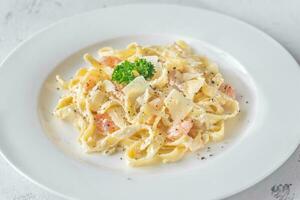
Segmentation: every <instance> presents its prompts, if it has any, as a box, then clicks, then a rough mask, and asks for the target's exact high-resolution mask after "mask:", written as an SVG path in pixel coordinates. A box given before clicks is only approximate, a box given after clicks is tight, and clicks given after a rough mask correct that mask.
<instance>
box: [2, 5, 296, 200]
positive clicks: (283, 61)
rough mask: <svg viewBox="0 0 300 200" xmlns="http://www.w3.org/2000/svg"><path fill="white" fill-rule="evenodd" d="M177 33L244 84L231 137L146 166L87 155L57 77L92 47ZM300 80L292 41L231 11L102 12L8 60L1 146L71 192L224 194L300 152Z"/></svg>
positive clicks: (18, 163)
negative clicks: (57, 110)
mask: <svg viewBox="0 0 300 200" xmlns="http://www.w3.org/2000/svg"><path fill="white" fill-rule="evenodd" d="M175 39H185V40H186V41H187V42H188V43H189V44H190V45H192V47H193V48H194V49H195V50H196V51H198V52H199V53H201V54H204V55H207V56H208V57H210V58H211V59H212V60H215V61H217V63H219V64H220V69H221V71H222V73H224V75H225V78H226V79H227V80H229V81H230V82H231V83H232V84H233V85H235V86H236V88H237V91H238V100H239V102H240V104H241V113H240V114H239V117H238V118H237V119H236V120H234V121H229V122H228V123H227V124H226V130H225V132H226V133H227V137H226V140H225V141H224V142H222V143H219V144H214V145H210V147H211V148H210V149H209V150H208V149H206V150H203V151H202V152H200V155H199V156H198V155H196V154H194V155H190V156H188V158H186V159H184V160H183V161H181V162H178V163H174V164H168V165H164V166H156V167H148V168H141V169H131V168H128V167H127V166H126V165H125V163H124V162H123V161H121V160H120V159H119V157H120V155H116V156H113V157H105V156H102V155H99V154H93V155H87V154H84V153H82V152H81V151H80V148H79V145H78V144H77V142H76V140H75V138H76V135H77V132H76V131H75V130H74V129H72V128H71V127H70V126H69V125H67V124H65V123H63V122H61V121H60V120H57V119H54V118H53V117H52V116H51V111H52V109H53V107H54V105H55V102H56V101H57V99H58V95H59V94H58V92H57V91H56V85H55V81H54V75H55V74H56V73H59V74H62V75H63V77H65V78H68V77H69V76H70V75H71V74H72V73H73V72H74V71H75V70H76V69H77V68H78V67H79V66H81V65H82V58H81V56H82V55H83V53H84V52H90V53H93V52H95V50H96V49H97V48H99V47H101V46H104V45H109V46H113V47H124V46H125V45H126V44H127V43H129V42H133V41H137V42H139V43H141V44H164V43H169V42H172V41H174V40H175ZM299 77H300V71H299V69H298V65H297V63H296V62H295V60H294V59H293V58H292V57H291V56H290V54H289V53H288V52H287V51H286V50H285V49H284V48H283V47H281V46H280V45H279V44H278V43H277V42H276V41H274V40H273V39H271V38H270V37H269V36H267V35H266V34H264V33H262V32H261V31H259V30H257V29H255V28H253V27H251V26H249V25H247V24H245V23H243V22H240V21H238V20H235V19H232V18H230V17H227V16H224V15H220V14H217V13H214V12H210V11H206V10H202V9H194V8H188V7H180V6H167V5H130V6H122V7H114V8H106V9H101V10H97V11H93V12H90V13H87V14H84V15H80V16H75V17H72V18H69V19H66V20H63V21H61V22H59V23H57V24H55V25H53V26H51V27H49V28H47V29H45V30H43V31H41V32H39V33H38V34H36V35H35V36H34V37H32V38H31V39H29V40H27V41H26V42H24V43H23V44H22V45H20V46H19V47H18V48H17V49H16V50H14V51H13V53H11V54H10V56H9V57H8V58H7V59H6V60H5V61H4V62H3V63H2V67H1V70H0V89H1V98H0V134H1V135H0V148H1V151H2V154H3V156H4V157H5V158H6V159H7V160H8V161H9V162H10V163H11V165H12V166H14V168H15V169H17V170H18V171H19V172H20V173H22V174H23V175H25V176H26V177H28V178H29V179H30V180H32V181H33V182H35V183H37V184H39V185H40V186H42V187H44V188H47V189H49V190H51V191H53V192H56V193H57V194H60V195H62V196H65V197H73V198H76V199H132V200H134V199H144V200H147V199H162V198H166V199H195V198H201V199H219V198H224V197H227V196H229V195H232V194H234V193H236V192H239V191H241V190H243V189H245V188H247V187H249V186H251V185H253V184H255V183H257V182H258V181H260V180H262V179H263V178H264V177H266V176H267V175H269V174H270V173H271V172H273V171H274V170H275V169H276V168H278V167H279V166H280V165H281V164H282V163H283V162H284V161H285V160H286V159H287V158H288V157H289V156H290V155H291V154H292V152H293V151H294V150H295V149H296V147H297V145H298V144H299V141H300V135H299V132H298V130H299V129H298V125H297V124H298V115H299V113H300V107H299V106H298V104H299V102H300V94H299V92H296V91H297V86H298V87H299V86H300V79H299ZM241 95H242V96H243V97H241ZM209 154H213V156H212V157H210V156H209ZM201 157H207V159H205V160H201V159H199V158H201Z"/></svg>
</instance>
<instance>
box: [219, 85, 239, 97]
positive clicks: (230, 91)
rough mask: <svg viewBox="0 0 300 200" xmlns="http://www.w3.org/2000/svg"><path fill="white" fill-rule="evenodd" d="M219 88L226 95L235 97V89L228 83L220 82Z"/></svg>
mask: <svg viewBox="0 0 300 200" xmlns="http://www.w3.org/2000/svg"><path fill="white" fill-rule="evenodd" d="M219 90H220V91H221V92H223V93H225V94H227V95H228V96H230V97H232V98H235V91H234V89H233V87H232V86H231V85H229V84H224V83H223V84H222V85H221V86H220V88H219Z"/></svg>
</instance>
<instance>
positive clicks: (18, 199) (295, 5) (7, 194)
mask: <svg viewBox="0 0 300 200" xmlns="http://www.w3.org/2000/svg"><path fill="white" fill-rule="evenodd" d="M150 2H153V3H154V2H155V3H176V4H184V5H190V6H195V7H202V8H206V9H211V10H215V11H219V12H221V13H225V14H228V15H231V16H234V17H236V18H239V19H241V20H244V21H246V22H248V23H250V24H253V25H254V26H256V27H258V28H260V29H262V30H263V31H265V32H266V33H268V34H270V35H271V36H272V37H273V38H275V39H276V40H278V41H279V42H280V43H281V44H282V45H283V46H284V47H285V48H287V50H289V52H290V53H291V54H292V55H293V56H294V57H295V58H296V60H297V61H298V63H300V37H299V36H300V1H298V0H287V1H285V0H276V1H275V0H274V1H271V0H227V1H221V0H186V1H184V0H174V1H171V0H153V1H147V0H142V1H138V0H89V1H84V0H61V1H60V0H0V62H1V61H2V60H3V59H4V57H5V56H6V55H7V54H8V53H9V52H10V51H11V50H12V49H13V48H14V47H15V46H16V45H17V44H18V43H20V42H21V41H23V40H25V39H26V38H27V37H28V36H30V35H31V34H32V33H34V32H36V31H37V30H39V29H41V28H43V27H45V26H47V25H49V24H51V23H54V22H56V21H57V20H59V19H62V18H64V17H69V16H72V15H75V14H78V13H82V12H86V11H90V10H93V9H97V8H103V7H108V6H113V5H120V4H125V3H150ZM20 67H23V66H20ZM283 69H284V66H283ZM299 78H300V77H299ZM24 134H26V132H24ZM282 134H289V133H282ZM299 134H300V130H299ZM272 145H274V148H276V144H272ZM199 194H201V193H199ZM0 199H1V200H2V199H3V200H61V199H62V198H60V197H57V196H55V195H53V194H51V193H49V192H47V191H45V190H43V189H41V188H39V187H38V186H36V185H34V184H33V183H31V182H29V181H28V180H26V179H25V178H23V177H22V176H21V175H19V174H18V173H17V172H15V171H14V170H13V169H12V167H10V166H9V165H8V164H7V163H6V162H5V161H4V160H3V159H2V158H1V157H0ZM199 199H201V196H199ZM261 199H264V200H299V199H300V147H298V149H297V151H296V152H295V153H294V154H293V155H292V156H291V157H290V158H289V160H288V161H287V162H286V163H285V164H284V165H283V166H282V167H280V168H279V169H278V170H277V171H276V172H274V173H273V174H272V175H271V176H269V177H268V178H266V179H265V180H263V181H262V182H260V183H258V184H256V185H255V186H253V187H251V188H249V189H247V190H246V191H243V192H241V193H239V194H236V195H234V196H232V197H230V198H228V200H261Z"/></svg>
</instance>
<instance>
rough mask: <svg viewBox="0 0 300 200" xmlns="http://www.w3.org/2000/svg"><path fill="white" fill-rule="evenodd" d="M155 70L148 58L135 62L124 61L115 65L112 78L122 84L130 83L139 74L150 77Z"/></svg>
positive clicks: (146, 77)
mask: <svg viewBox="0 0 300 200" xmlns="http://www.w3.org/2000/svg"><path fill="white" fill-rule="evenodd" d="M154 72H155V70H154V66H153V64H152V63H151V62H148V61H147V60H146V59H137V60H135V61H134V62H129V61H124V62H122V63H120V64H118V65H117V66H116V67H115V69H114V72H113V74H112V80H113V81H116V82H118V83H120V84H128V83H129V82H130V81H132V80H133V79H135V77H137V76H144V78H145V79H150V78H151V77H152V76H153V75H154Z"/></svg>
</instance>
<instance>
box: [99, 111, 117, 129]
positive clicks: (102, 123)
mask: <svg viewBox="0 0 300 200" xmlns="http://www.w3.org/2000/svg"><path fill="white" fill-rule="evenodd" d="M94 119H95V124H96V130H97V132H100V133H104V134H105V133H107V132H109V133H112V132H114V131H116V130H117V129H118V127H117V126H116V125H115V123H114V122H113V121H112V120H111V118H110V117H109V115H108V114H106V113H105V114H96V115H95V116H94Z"/></svg>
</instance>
